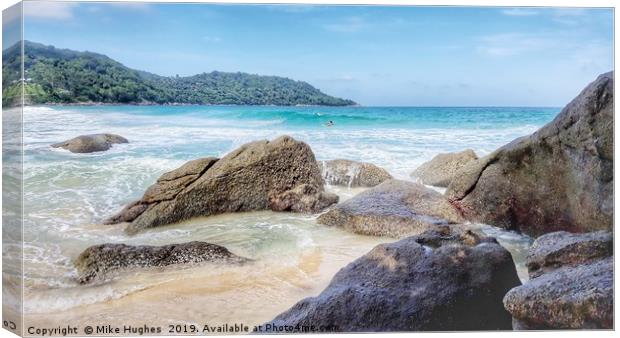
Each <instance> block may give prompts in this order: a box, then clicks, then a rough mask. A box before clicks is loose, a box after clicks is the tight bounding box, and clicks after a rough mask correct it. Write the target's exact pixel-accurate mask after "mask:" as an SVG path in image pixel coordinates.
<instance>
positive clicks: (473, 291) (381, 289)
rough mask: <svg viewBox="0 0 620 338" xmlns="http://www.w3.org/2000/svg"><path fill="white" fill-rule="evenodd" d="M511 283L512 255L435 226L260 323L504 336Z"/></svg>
mask: <svg viewBox="0 0 620 338" xmlns="http://www.w3.org/2000/svg"><path fill="white" fill-rule="evenodd" d="M517 285H520V282H519V278H518V277H517V272H516V270H515V266H514V263H513V261H512V257H511V255H510V253H509V252H508V251H507V250H506V249H504V248H503V247H501V246H500V245H499V244H497V242H496V241H495V239H493V238H488V237H482V238H481V237H479V236H477V235H475V234H473V233H471V232H468V231H462V230H459V229H457V228H455V227H452V226H443V227H439V228H438V229H437V230H435V231H429V232H426V233H424V234H422V235H420V236H413V237H408V238H406V239H403V240H400V241H398V242H395V243H390V244H382V245H379V246H377V247H375V248H374V249H373V250H371V251H370V252H369V253H367V254H366V255H364V256H362V257H361V258H359V259H357V260H355V261H353V262H352V263H350V264H349V265H347V266H346V267H344V268H343V269H341V270H340V271H339V272H338V273H337V274H336V275H335V276H334V278H333V279H332V281H331V283H330V284H329V286H327V288H326V289H325V290H324V291H323V292H322V293H321V294H319V295H318V296H317V297H311V298H306V299H304V300H302V301H300V302H299V303H297V304H296V305H294V306H293V307H292V308H291V309H289V310H288V311H286V312H284V313H282V314H280V315H279V316H277V317H276V318H275V319H273V320H272V321H271V322H269V323H268V324H270V325H272V327H273V326H276V327H278V326H284V325H286V326H289V327H296V326H298V325H299V327H302V326H308V327H309V326H314V327H315V328H319V327H323V328H325V329H326V330H330V331H338V332H360V331H361V332H364V331H365V332H385V331H427V330H428V331H455V330H509V329H511V327H512V326H511V317H510V314H509V313H508V312H507V311H506V310H505V309H504V307H503V304H502V298H503V297H504V295H505V294H506V292H507V291H508V290H510V289H511V288H513V287H515V286H517ZM263 327H265V325H263Z"/></svg>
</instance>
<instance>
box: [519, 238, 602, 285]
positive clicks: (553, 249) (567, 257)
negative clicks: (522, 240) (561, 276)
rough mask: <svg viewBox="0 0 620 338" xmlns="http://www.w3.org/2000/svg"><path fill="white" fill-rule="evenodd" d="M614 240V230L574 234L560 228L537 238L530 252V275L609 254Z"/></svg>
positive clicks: (528, 264) (528, 263)
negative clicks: (612, 231)
mask: <svg viewBox="0 0 620 338" xmlns="http://www.w3.org/2000/svg"><path fill="white" fill-rule="evenodd" d="M613 250H614V243H613V235H612V233H611V232H606V231H597V232H590V233H585V234H573V233H570V232H566V231H558V232H552V233H548V234H545V235H543V236H540V237H538V238H536V240H535V241H534V243H533V244H532V246H531V247H530V249H529V251H528V255H527V262H526V266H527V270H528V273H529V275H530V278H536V277H538V276H540V275H542V274H544V273H547V272H550V271H553V270H555V269H557V268H559V267H563V266H576V265H582V264H585V263H589V262H592V261H595V260H599V259H601V258H604V257H609V256H611V255H612V254H613Z"/></svg>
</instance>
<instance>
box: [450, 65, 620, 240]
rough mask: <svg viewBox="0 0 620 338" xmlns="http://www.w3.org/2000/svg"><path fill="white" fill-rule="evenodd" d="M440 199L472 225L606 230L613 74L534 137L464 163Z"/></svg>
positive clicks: (610, 190) (537, 231) (596, 83)
mask: <svg viewBox="0 0 620 338" xmlns="http://www.w3.org/2000/svg"><path fill="white" fill-rule="evenodd" d="M446 196H447V197H448V198H449V199H450V200H451V202H452V203H453V204H454V205H455V206H456V207H457V208H458V209H459V210H461V212H462V213H463V215H464V216H465V217H466V218H467V219H469V220H471V221H474V222H481V223H487V224H492V225H495V226H499V227H502V228H508V229H516V230H520V231H522V232H524V233H527V234H531V235H539V234H543V233H547V232H553V231H558V230H566V231H570V232H588V231H596V230H610V229H611V228H612V220H613V73H612V72H610V73H606V74H603V75H601V76H599V77H598V78H597V79H596V81H594V82H592V83H591V84H590V85H588V86H587V87H586V88H585V89H584V90H583V91H582V92H581V94H579V96H577V97H576V98H575V99H574V100H573V101H572V102H570V103H569V104H568V105H567V106H566V107H565V108H564V109H563V110H562V111H561V112H560V114H559V115H558V116H557V117H556V118H555V119H554V120H553V121H552V122H550V123H549V124H547V125H546V126H544V127H543V128H541V129H540V130H538V131H537V132H535V133H534V134H532V135H530V136H526V137H522V138H519V139H516V140H514V141H513V142H511V143H509V144H507V145H505V146H503V147H501V148H500V149H498V150H496V151H495V152H493V153H492V154H490V155H488V156H486V157H484V158H481V159H479V160H477V161H474V162H470V163H469V164H467V165H466V166H465V167H464V168H462V169H461V171H460V172H459V173H458V174H457V176H456V177H455V178H454V179H453V180H452V182H451V183H450V185H449V187H448V190H447V191H446Z"/></svg>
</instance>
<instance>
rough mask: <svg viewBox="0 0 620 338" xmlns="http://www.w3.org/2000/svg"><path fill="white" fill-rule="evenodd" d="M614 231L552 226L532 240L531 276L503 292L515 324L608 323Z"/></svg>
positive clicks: (520, 326) (535, 326)
mask: <svg viewBox="0 0 620 338" xmlns="http://www.w3.org/2000/svg"><path fill="white" fill-rule="evenodd" d="M612 255H613V236H612V234H611V233H609V232H602V231H600V232H594V233H587V234H571V233H568V232H564V231H561V232H554V233H549V234H546V235H543V236H541V237H539V238H537V239H536V241H534V244H533V245H532V247H531V248H530V251H529V253H528V258H527V267H528V272H529V274H530V277H531V278H532V279H530V280H529V281H528V282H527V283H525V284H524V285H522V286H520V287H517V288H514V289H512V290H510V292H509V293H508V294H507V295H506V297H505V298H504V304H505V306H506V309H507V310H508V311H509V312H510V313H511V314H512V316H513V317H514V321H513V322H514V328H515V329H521V330H525V329H534V330H545V329H610V328H612V327H613V256H612Z"/></svg>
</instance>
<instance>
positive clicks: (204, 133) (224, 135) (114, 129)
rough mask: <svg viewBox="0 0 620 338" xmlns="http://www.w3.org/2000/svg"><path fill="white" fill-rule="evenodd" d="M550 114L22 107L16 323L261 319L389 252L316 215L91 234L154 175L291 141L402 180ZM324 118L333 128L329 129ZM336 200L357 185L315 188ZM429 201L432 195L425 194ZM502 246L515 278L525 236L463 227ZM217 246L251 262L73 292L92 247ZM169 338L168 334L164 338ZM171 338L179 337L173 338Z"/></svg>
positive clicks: (254, 215)
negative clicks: (95, 138)
mask: <svg viewBox="0 0 620 338" xmlns="http://www.w3.org/2000/svg"><path fill="white" fill-rule="evenodd" d="M559 111H560V108H557V107H363V106H362V107H277V106H259V107H257V106H130V105H95V106H31V107H26V108H25V109H24V112H23V121H24V134H23V140H24V210H25V219H24V241H25V244H24V273H25V281H24V286H25V291H24V312H25V315H26V316H25V320H26V322H27V324H28V323H34V324H36V325H56V324H58V323H67V322H71V323H75V324H74V325H80V324H82V325H84V324H87V323H88V324H89V325H93V324H97V323H102V324H109V323H110V322H112V323H126V324H134V325H142V324H145V325H160V326H165V327H164V332H163V334H175V332H168V331H167V330H168V325H177V324H178V325H181V324H182V325H204V324H205V322H208V323H209V324H213V325H221V324H224V323H229V324H230V323H243V324H244V325H255V324H260V323H262V322H265V321H268V320H270V319H272V318H273V317H275V316H276V315H277V314H278V313H280V312H282V311H284V310H286V309H288V308H289V307H290V306H292V305H293V304H295V303H296V302H298V301H299V300H301V299H303V298H305V297H311V296H315V295H317V294H318V293H320V292H321V290H322V289H324V288H325V286H326V285H327V284H328V283H329V281H330V280H331V278H332V277H333V276H334V274H335V273H336V272H337V271H338V270H339V269H340V268H342V267H343V266H345V265H346V264H348V263H349V262H351V261H353V260H354V259H355V258H357V257H359V256H361V255H363V254H364V253H366V252H368V251H369V250H370V249H372V248H373V247H374V246H376V245H378V244H381V243H385V242H390V241H393V239H389V238H377V237H369V236H361V235H356V234H352V233H348V232H346V231H344V230H342V229H338V228H332V227H326V226H323V225H319V224H317V222H316V215H303V214H292V213H274V212H268V211H263V212H251V213H241V214H230V215H219V216H213V217H207V218H198V219H192V220H189V221H186V222H182V223H180V224H174V225H170V226H165V227H159V228H155V229H151V230H149V231H145V232H143V233H139V234H137V235H134V236H128V235H126V234H125V233H124V232H123V227H122V226H119V225H112V226H111V225H102V221H103V220H104V219H105V218H107V217H109V216H111V215H113V214H114V213H116V212H118V211H119V210H120V209H121V208H122V207H123V206H124V205H125V204H127V203H128V202H131V201H133V200H136V199H138V198H140V197H141V196H142V194H143V193H144V191H145V189H146V188H147V187H148V186H149V185H151V184H153V183H154V182H155V181H156V179H157V178H158V177H159V176H160V175H161V174H163V173H164V172H166V171H169V170H172V169H175V168H177V167H179V166H180V165H182V164H183V163H185V162H186V161H189V160H192V159H195V158H199V157H206V156H216V157H222V156H224V155H225V154H226V153H228V152H230V151H232V150H233V149H235V148H237V147H239V146H241V145H242V144H244V143H247V142H250V141H255V140H262V139H273V138H276V137H278V136H280V135H290V136H292V137H294V138H296V139H298V140H302V141H304V142H306V143H307V144H309V145H310V146H311V148H312V150H313V151H314V154H315V156H316V158H317V159H318V160H329V159H350V160H355V161H363V162H370V163H373V164H376V165H378V166H380V167H383V168H385V169H386V170H387V171H389V172H390V173H391V174H392V175H393V176H394V177H396V178H399V179H404V180H413V178H411V177H410V176H409V174H410V173H411V172H412V171H413V170H414V169H416V167H418V166H419V165H420V164H422V163H424V162H425V161H428V160H430V159H431V158H433V156H435V155H437V154H439V153H446V152H454V151H461V150H464V149H468V148H469V149H473V150H474V151H475V152H476V154H478V156H484V155H487V154H489V153H490V152H492V151H494V150H495V149H497V148H498V147H500V146H502V145H504V144H506V143H508V142H510V141H512V140H513V139H515V138H518V137H521V136H524V135H528V134H531V133H532V132H534V131H536V130H537V129H538V128H540V127H542V126H543V125H545V124H546V123H548V122H550V121H551V120H552V119H553V118H554V117H555V116H556V115H557V114H558V112H559ZM330 121H331V122H330ZM104 132H105V133H114V134H119V135H122V136H124V137H126V138H127V139H128V140H129V143H128V144H119V145H114V146H113V147H112V149H110V150H109V151H106V152H99V153H91V154H73V153H70V152H68V151H65V150H62V149H55V148H51V147H50V145H51V144H53V143H56V142H60V141H63V140H67V139H70V138H73V137H75V136H78V135H82V134H93V133H104ZM327 189H328V190H329V191H333V192H335V193H337V194H339V195H340V197H341V200H346V199H348V198H351V197H352V196H354V195H355V194H357V193H359V192H361V191H363V189H361V188H348V187H331V186H330V187H327ZM437 190H438V191H442V189H439V188H437ZM471 226H472V227H474V228H476V229H479V230H480V231H481V232H483V233H486V234H489V235H492V236H496V237H497V238H498V240H499V241H500V243H501V244H503V245H504V246H505V247H507V248H508V249H509V251H510V252H511V253H512V255H513V259H514V260H515V262H516V264H517V268H518V271H519V275H520V278H521V279H522V280H526V279H527V273H526V270H525V268H524V260H525V254H526V251H527V248H528V247H529V245H530V244H531V242H532V239H531V238H529V237H527V236H524V235H521V234H518V233H515V232H510V231H505V230H501V229H498V228H495V227H492V226H489V225H485V224H472V225H471ZM192 240H201V241H207V242H210V243H215V244H219V245H223V246H225V247H227V248H228V249H229V250H231V251H232V252H233V253H236V254H238V255H240V256H245V257H248V258H251V259H253V260H254V263H252V264H250V265H247V266H241V267H238V266H237V267H231V266H223V265H217V264H213V265H210V264H205V265H200V266H188V267H173V268H164V269H161V268H160V269H154V270H149V269H147V270H140V271H133V272H127V273H123V274H120V275H118V276H117V277H116V278H115V279H114V280H112V281H110V282H107V283H101V284H97V285H87V286H84V285H79V284H78V283H77V282H76V271H75V269H74V267H73V261H74V260H75V259H76V258H77V256H78V255H79V254H80V252H82V251H83V250H84V249H86V248H87V247H89V246H91V245H95V244H101V243H127V244H136V245H143V244H148V245H163V244H170V243H180V242H187V241H192ZM176 333H178V332H176ZM181 333H182V332H181Z"/></svg>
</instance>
